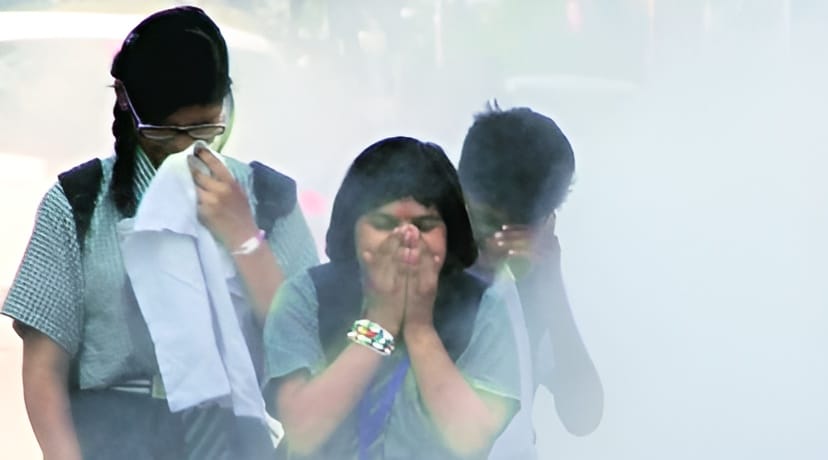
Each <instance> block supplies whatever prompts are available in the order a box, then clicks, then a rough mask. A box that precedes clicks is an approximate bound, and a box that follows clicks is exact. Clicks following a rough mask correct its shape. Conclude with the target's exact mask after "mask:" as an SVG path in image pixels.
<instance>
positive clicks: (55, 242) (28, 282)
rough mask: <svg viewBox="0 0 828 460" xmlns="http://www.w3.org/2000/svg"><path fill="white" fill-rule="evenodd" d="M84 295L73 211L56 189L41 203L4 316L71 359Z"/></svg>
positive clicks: (79, 330)
mask: <svg viewBox="0 0 828 460" xmlns="http://www.w3.org/2000/svg"><path fill="white" fill-rule="evenodd" d="M82 290H83V272H82V264H81V255H80V248H79V245H78V242H77V236H76V233H75V223H74V220H73V217H72V209H71V207H70V206H69V202H68V200H67V199H66V196H65V195H64V194H63V190H62V189H61V188H60V186H59V185H57V184H56V185H54V186H53V187H52V188H51V189H50V190H49V191H48V192H47V193H46V196H45V197H44V198H43V201H41V203H40V207H39V208H38V211H37V217H36V219H35V225H34V230H33V231H32V236H31V239H30V240H29V245H28V247H27V248H26V252H25V253H24V255H23V260H22V262H21V263H20V268H19V269H18V271H17V276H16V277H15V279H14V282H13V283H12V285H11V288H10V289H9V292H8V296H7V297H6V301H5V303H4V305H3V314H4V315H6V316H9V317H11V318H12V319H14V320H15V321H16V322H19V323H22V324H24V325H26V326H29V327H31V328H33V329H36V330H38V331H40V332H41V333H43V334H45V335H46V336H48V337H49V338H51V339H52V340H53V341H55V342H56V343H57V344H58V345H60V346H61V347H62V348H63V349H64V350H66V351H67V352H68V353H69V354H70V355H74V354H75V353H76V352H77V350H78V346H79V344H80V341H81V336H82V331H83V294H82Z"/></svg>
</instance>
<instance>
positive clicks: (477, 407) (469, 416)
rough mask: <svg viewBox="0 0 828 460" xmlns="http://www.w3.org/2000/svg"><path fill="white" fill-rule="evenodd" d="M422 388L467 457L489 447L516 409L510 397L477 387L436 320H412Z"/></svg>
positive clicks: (411, 340) (447, 435)
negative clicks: (433, 323) (456, 361)
mask: <svg viewBox="0 0 828 460" xmlns="http://www.w3.org/2000/svg"><path fill="white" fill-rule="evenodd" d="M405 343H406V344H407V345H408V353H409V355H410V357H411V367H412V369H413V370H414V375H415V377H416V379H417V388H418V389H419V391H420V394H421V395H422V399H423V402H424V403H425V406H426V409H427V410H428V412H429V414H430V415H431V418H432V420H433V421H434V423H435V424H436V426H437V428H438V429H439V431H440V433H441V434H442V435H443V439H444V440H445V442H446V443H447V445H448V447H449V448H450V449H451V450H452V451H454V452H455V453H457V454H458V455H461V456H464V457H474V456H476V455H479V454H481V453H485V452H486V451H487V450H488V449H489V448H490V447H491V444H492V443H493V442H494V440H495V438H496V437H497V435H498V434H499V433H500V432H501V431H502V429H503V427H504V426H505V425H506V423H507V422H508V421H509V419H510V415H511V414H512V413H513V411H514V410H515V409H516V407H515V403H514V402H512V401H509V400H508V399H506V398H503V397H500V396H497V395H494V394H492V393H487V392H485V391H476V390H475V389H474V388H472V387H471V386H470V385H469V383H468V382H467V381H466V379H465V378H464V377H463V375H462V374H461V373H460V371H459V370H458V369H457V367H456V366H455V364H454V362H453V361H452V360H451V358H450V357H449V355H448V352H446V349H445V347H444V346H443V343H442V341H441V340H440V337H439V336H438V335H437V332H436V330H435V329H434V327H432V326H430V325H418V326H406V329H405Z"/></svg>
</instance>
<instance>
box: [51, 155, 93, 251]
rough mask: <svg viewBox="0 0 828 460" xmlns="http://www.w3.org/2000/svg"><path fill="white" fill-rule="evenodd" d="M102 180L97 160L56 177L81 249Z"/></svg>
mask: <svg viewBox="0 0 828 460" xmlns="http://www.w3.org/2000/svg"><path fill="white" fill-rule="evenodd" d="M102 178H103V168H102V167H101V160H99V159H97V158H95V159H93V160H89V161H87V162H86V163H84V164H82V165H79V166H75V167H74V168H72V169H70V170H69V171H65V172H63V173H61V174H59V175H58V181H59V182H60V186H61V188H62V189H63V194H64V195H66V199H67V200H68V201H69V206H71V207H72V217H74V219H75V232H76V233H77V238H78V244H79V245H80V247H81V249H83V243H84V241H86V232H87V231H88V230H89V224H90V222H91V221H92V213H93V212H94V211H95V204H96V202H97V199H98V192H100V190H101V179H102Z"/></svg>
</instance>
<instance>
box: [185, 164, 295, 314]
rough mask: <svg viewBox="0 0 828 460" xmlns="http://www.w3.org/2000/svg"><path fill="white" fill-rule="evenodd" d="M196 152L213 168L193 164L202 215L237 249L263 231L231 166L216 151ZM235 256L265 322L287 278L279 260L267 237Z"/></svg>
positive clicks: (233, 248) (200, 213)
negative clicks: (257, 223)
mask: <svg viewBox="0 0 828 460" xmlns="http://www.w3.org/2000/svg"><path fill="white" fill-rule="evenodd" d="M196 154H197V155H198V157H199V158H201V160H202V161H203V162H204V163H205V164H206V165H207V167H208V168H209V169H210V171H212V176H210V175H207V174H204V173H202V172H201V171H199V170H198V169H197V168H196V167H195V166H193V165H192V164H191V165H190V171H191V173H192V175H193V180H194V182H195V184H196V187H197V189H196V191H197V196H198V216H199V218H200V219H201V221H202V222H203V223H204V225H205V226H207V227H208V228H209V229H210V231H211V232H213V234H214V235H216V237H218V239H219V240H221V242H222V243H223V244H224V246H225V247H226V248H228V250H230V251H231V252H233V251H235V250H237V249H239V248H240V247H241V245H242V244H243V243H244V242H245V241H247V240H248V239H250V238H252V237H255V236H256V234H257V233H258V231H259V229H258V228H256V222H255V220H254V218H253V212H252V211H251V209H250V204H249V201H248V199H247V195H246V193H245V191H244V190H243V188H242V186H241V185H240V184H239V183H238V182H237V181H236V179H235V178H234V177H233V175H232V174H231V173H230V171H229V170H228V169H227V167H225V166H224V164H222V162H221V161H219V159H218V158H216V157H215V156H214V155H213V154H212V153H210V152H209V151H208V150H204V149H199V150H198V151H197V152H196ZM233 257H234V260H235V263H236V268H237V269H238V271H239V275H241V278H242V280H243V282H244V286H245V290H246V292H247V296H248V299H249V301H250V302H251V303H252V304H253V310H254V313H255V315H256V318H257V319H258V320H259V323H260V324H263V323H264V320H265V317H266V316H267V312H268V310H269V309H270V305H271V302H272V301H273V296H274V295H275V294H276V291H277V290H278V289H279V286H281V284H282V282H283V281H284V274H283V273H282V268H281V266H280V265H279V261H278V260H276V257H275V256H274V255H273V252H272V251H271V250H270V246H269V245H268V244H267V241H263V242H262V243H261V244H260V245H259V247H257V248H256V250H254V251H253V252H251V253H249V254H235V255H234V256H233Z"/></svg>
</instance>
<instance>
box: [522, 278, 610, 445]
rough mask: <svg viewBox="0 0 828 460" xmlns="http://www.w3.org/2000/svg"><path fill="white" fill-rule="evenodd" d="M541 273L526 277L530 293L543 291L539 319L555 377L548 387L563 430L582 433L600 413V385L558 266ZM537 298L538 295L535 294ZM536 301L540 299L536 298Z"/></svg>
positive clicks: (592, 428) (595, 423) (595, 424)
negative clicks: (549, 343)
mask: <svg viewBox="0 0 828 460" xmlns="http://www.w3.org/2000/svg"><path fill="white" fill-rule="evenodd" d="M546 268H547V270H542V271H539V273H545V275H542V276H543V278H544V279H543V280H541V276H538V277H537V278H535V277H530V278H529V279H527V282H528V286H527V287H528V288H529V289H531V291H532V294H530V295H532V296H540V294H539V293H540V292H543V293H544V296H543V297H545V298H546V300H545V301H542V303H540V304H539V306H542V307H543V310H542V312H541V315H542V321H543V322H544V323H545V324H546V325H547V328H548V329H549V336H550V339H551V341H552V350H553V352H552V355H553V356H552V358H553V360H554V363H555V371H554V372H555V378H554V379H553V383H552V386H553V388H550V390H551V391H552V392H553V393H554V394H555V409H556V411H557V412H558V418H559V419H560V420H561V422H562V423H563V425H564V426H565V427H566V429H567V431H569V432H570V433H572V434H574V435H577V436H585V435H588V434H590V433H592V432H593V431H595V429H596V428H597V427H598V425H599V424H600V423H601V418H602V416H603V413H604V389H603V386H602V384H601V379H600V377H599V376H598V371H597V369H596V368H595V365H594V364H593V362H592V359H591V358H590V356H589V352H588V351H587V349H586V346H585V345H584V341H583V339H582V338H581V335H580V333H579V332H578V326H577V325H576V324H575V318H574V317H573V315H572V310H571V309H570V306H569V299H568V298H567V295H566V289H565V287H564V284H563V278H562V276H561V271H560V266H557V267H546ZM536 298H538V297H536ZM536 302H541V301H540V300H538V301H536Z"/></svg>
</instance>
